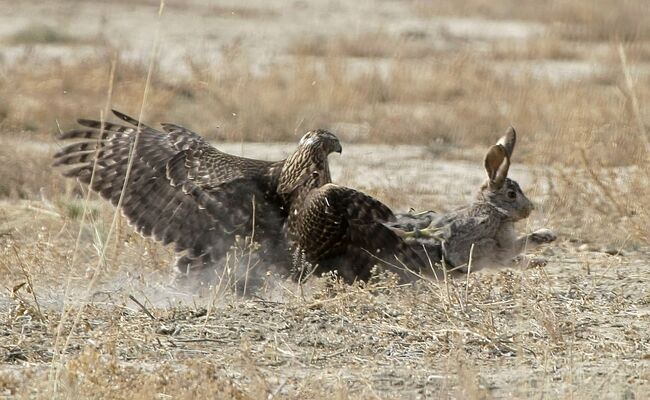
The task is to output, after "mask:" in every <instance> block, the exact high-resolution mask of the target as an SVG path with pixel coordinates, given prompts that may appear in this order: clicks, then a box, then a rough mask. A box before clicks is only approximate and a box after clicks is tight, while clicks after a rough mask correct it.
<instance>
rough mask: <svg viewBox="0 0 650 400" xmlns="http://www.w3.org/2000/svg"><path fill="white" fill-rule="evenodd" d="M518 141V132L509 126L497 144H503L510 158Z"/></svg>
mask: <svg viewBox="0 0 650 400" xmlns="http://www.w3.org/2000/svg"><path fill="white" fill-rule="evenodd" d="M516 142H517V132H515V128H513V127H512V126H511V127H509V128H508V130H507V131H506V134H505V135H503V136H502V137H501V139H499V141H498V142H497V144H499V145H501V146H503V148H504V149H505V151H506V155H507V157H508V158H512V152H513V151H514V150H515V143H516Z"/></svg>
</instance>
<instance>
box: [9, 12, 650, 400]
mask: <svg viewBox="0 0 650 400" xmlns="http://www.w3.org/2000/svg"><path fill="white" fill-rule="evenodd" d="M139 4H142V5H151V6H155V5H157V4H158V1H151V0H141V1H139ZM169 6H170V7H172V8H174V7H176V8H177V9H179V10H184V9H185V8H186V7H187V4H186V3H184V2H175V1H174V2H170V3H169ZM408 6H409V7H411V8H412V10H414V11H415V13H416V15H417V16H418V17H426V18H428V17H441V16H463V17H467V16H470V17H481V18H487V19H517V20H524V21H533V22H539V23H541V24H542V25H543V26H544V31H545V33H543V34H540V35H536V36H534V37H531V38H528V39H527V40H509V39H504V40H494V41H484V42H481V43H479V44H476V43H473V42H472V41H471V40H469V41H464V39H459V38H457V37H447V36H446V34H445V32H444V31H440V32H424V31H418V30H406V31H404V32H401V33H395V32H393V31H389V30H375V31H371V32H365V33H358V34H342V33H341V32H335V33H333V34H331V35H327V36H320V37H308V36H306V37H301V38H299V39H296V40H295V41H294V42H293V43H291V44H290V45H289V46H288V49H287V53H289V54H290V57H287V58H285V59H282V61H279V62H277V63H272V64H270V65H268V66H267V65H265V66H264V67H263V68H260V66H259V64H257V63H256V60H254V59H252V58H250V56H249V55H247V53H246V49H245V45H242V43H241V42H240V41H235V42H234V43H233V44H232V45H230V46H226V47H224V48H223V56H224V58H223V62H221V63H220V64H219V65H217V66H214V65H211V64H209V63H207V62H202V61H201V60H200V59H199V58H196V57H194V58H193V61H192V63H191V65H190V67H191V68H190V69H191V74H190V75H189V76H183V77H169V76H166V75H165V74H163V73H161V72H160V71H156V70H154V71H153V72H154V73H153V79H152V81H151V82H150V85H149V95H148V99H147V101H146V104H145V109H144V115H145V116H146V122H148V123H152V124H155V123H157V122H166V121H170V122H176V123H180V124H183V125H186V126H188V127H190V128H191V129H193V130H196V131H198V132H201V133H202V134H203V135H204V136H206V137H207V138H209V139H211V140H215V139H218V140H229V141H290V142H294V141H295V140H296V139H297V138H298V137H299V136H300V135H301V134H302V133H303V132H304V131H306V130H308V129H310V128H314V127H329V128H332V129H334V130H335V131H337V133H338V134H339V135H340V136H341V137H342V139H343V141H344V142H366V143H389V144H405V143H411V144H418V145H423V146H427V147H428V148H429V149H430V150H431V152H432V154H435V157H436V158H457V157H463V158H466V159H469V160H472V162H476V164H477V168H480V154H481V152H482V151H483V149H484V148H485V147H486V146H487V145H488V144H491V143H492V142H493V141H494V139H495V137H496V136H497V135H498V134H499V133H501V132H502V131H503V130H504V129H505V127H507V126H508V125H510V124H513V125H514V126H515V127H516V128H517V130H518V132H519V134H520V139H519V143H518V145H517V154H516V160H515V162H516V163H518V164H519V163H527V164H531V165H535V166H537V167H538V168H537V169H536V170H537V171H542V172H540V173H539V176H538V179H539V180H540V182H543V183H544V184H542V185H539V186H536V189H539V190H541V189H540V188H541V187H542V186H546V189H543V190H541V192H543V193H536V196H538V197H539V198H540V199H541V201H540V203H539V205H540V209H538V210H537V211H536V213H537V215H538V217H539V218H542V219H546V221H544V222H545V225H549V226H551V227H553V228H554V229H556V230H557V231H558V232H559V234H560V240H559V242H558V243H557V245H556V246H554V247H553V248H551V249H547V250H545V251H544V253H543V255H544V256H546V257H547V258H549V259H550V263H549V265H548V266H547V267H545V268H540V269H531V270H525V271H513V270H509V271H497V272H495V271H486V272H484V273H479V274H475V275H472V276H470V277H469V279H468V280H467V281H464V280H458V281H450V282H442V283H436V282H418V283H417V284H415V285H413V286H404V287H402V286H399V285H397V284H396V283H395V282H394V280H393V279H392V278H391V277H386V276H382V277H379V278H378V279H376V280H375V281H373V282H371V283H369V284H367V285H361V286H345V285H341V284H339V283H338V282H334V281H331V280H328V279H327V278H322V279H313V280H312V281H310V282H308V284H307V285H305V286H304V287H299V286H297V285H296V284H295V283H292V282H288V281H284V280H282V279H278V278H275V277H270V278H269V279H268V281H267V282H265V283H264V284H263V285H262V286H261V287H259V288H258V289H257V291H256V292H255V294H254V295H253V296H249V297H247V298H241V297H240V295H239V294H238V292H237V290H235V289H234V288H233V286H235V285H234V283H233V282H232V277H231V276H228V277H227V282H226V283H225V284H223V285H221V286H220V287H218V288H206V287H201V288H194V287H191V286H190V287H182V285H178V284H176V285H170V284H169V264H170V263H171V260H172V258H173V254H172V252H171V250H170V249H169V248H163V247H162V246H160V245H158V244H156V243H153V242H152V241H149V240H145V239H142V238H141V237H139V236H137V235H135V234H134V233H133V232H132V230H131V229H130V228H128V227H127V226H126V223H125V221H124V220H122V219H119V218H118V224H117V226H116V227H114V228H111V222H112V219H113V215H114V214H113V210H112V208H111V207H110V206H108V205H107V204H105V202H102V201H99V200H97V199H95V198H94V197H91V200H90V202H88V203H85V202H84V201H83V198H84V197H85V196H84V193H83V192H82V191H81V190H80V189H79V187H77V185H76V184H74V183H72V182H66V181H64V180H63V179H62V178H61V177H59V175H58V172H57V171H53V170H52V169H51V168H49V163H50V153H51V149H52V147H51V146H52V145H53V143H54V140H53V134H54V133H56V131H58V129H59V128H60V129H68V128H71V127H73V126H74V120H75V119H76V118H78V117H90V118H99V110H100V109H103V107H104V104H105V101H106V94H107V90H108V86H109V83H108V82H109V70H110V65H111V63H112V62H113V60H115V59H118V63H117V69H116V74H115V80H114V88H113V99H112V106H113V107H115V108H117V109H120V110H123V111H125V112H127V113H130V114H133V115H137V113H138V111H139V109H140V105H141V104H140V103H141V101H142V96H143V91H144V86H145V78H146V76H147V73H148V71H147V68H146V66H145V65H143V64H142V63H139V62H132V61H128V62H127V61H124V60H123V59H120V57H119V55H117V54H116V52H115V49H113V48H110V47H106V48H102V49H101V50H99V51H98V52H97V54H96V55H94V56H92V57H89V58H87V59H84V60H67V61H66V62H59V61H53V62H46V63H45V62H41V60H40V59H39V58H38V55H37V54H33V53H30V52H26V53H25V55H24V56H23V58H22V59H19V60H13V61H16V62H12V63H9V64H3V65H2V71H1V73H0V141H1V144H2V145H1V146H0V165H2V166H3V167H2V168H1V169H0V276H2V278H3V279H2V285H0V310H2V311H1V312H0V337H2V338H3V339H2V340H1V341H0V363H1V367H2V368H0V397H3V396H4V397H9V398H52V397H54V398H97V397H98V396H100V395H101V394H104V395H106V394H107V393H109V392H110V396H111V397H113V398H125V399H126V398H129V399H131V398H134V399H152V398H157V399H160V398H168V397H173V398H197V397H220V398H238V399H249V398H250V399H257V398H325V397H328V398H330V397H332V395H334V397H335V398H337V399H347V398H404V397H407V398H417V397H423V398H473V399H486V398H493V397H496V398H498V397H507V398H531V397H533V398H571V399H587V398H603V397H605V398H626V399H631V398H643V397H644V396H646V395H644V393H647V392H648V385H649V384H650V383H649V382H650V368H649V367H648V359H649V357H650V336H649V332H650V326H649V325H648V315H649V314H648V312H649V311H648V310H649V307H650V297H649V295H648V290H647V288H648V285H649V283H650V282H649V280H648V276H647V273H646V271H647V267H648V253H647V252H648V247H647V246H648V243H649V242H650V237H648V229H647V227H648V226H650V212H649V211H648V207H647V199H648V198H650V189H649V185H648V182H649V178H650V177H649V176H648V171H649V170H650V165H649V163H650V157H649V156H648V155H649V154H650V147H649V146H648V145H647V143H648V136H647V135H648V129H647V127H648V126H649V125H650V114H648V113H647V105H648V104H650V89H649V88H650V74H649V73H648V69H647V68H648V67H647V64H646V63H647V61H648V60H650V30H648V29H649V28H648V27H650V21H649V20H648V18H649V15H650V14H648V13H647V12H645V4H644V2H643V0H626V1H623V2H615V1H614V0H607V1H605V2H595V1H586V2H580V1H565V0H553V1H548V2H538V1H532V0H531V1H518V2H513V1H512V0H499V1H482V0H466V1H463V2H455V1H454V2H452V1H436V2H421V1H414V2H412V3H411V4H409V5H408ZM197 7H198V6H197ZM199 9H200V10H201V13H205V14H206V15H208V14H210V13H212V14H213V15H217V16H219V17H235V18H242V19H256V20H261V19H263V18H280V17H281V16H282V13H278V12H276V11H273V10H271V9H268V10H266V9H259V10H258V9H255V8H252V7H251V8H242V7H229V6H227V5H223V6H205V7H203V6H201V7H200V8H199ZM438 36H440V37H438ZM440 40H442V42H441V41H440ZM11 41H12V43H14V44H16V45H17V44H24V45H26V46H27V47H30V46H31V45H33V44H39V45H47V44H56V45H76V44H78V42H77V41H76V39H74V37H71V36H68V35H65V34H60V33H59V32H58V31H57V32H52V30H51V29H49V28H47V27H40V26H36V25H34V26H28V28H26V29H25V30H24V32H19V33H17V34H16V35H14V37H13V38H12V39H11ZM619 42H621V43H623V47H622V49H623V50H624V52H623V54H624V56H625V61H622V60H621V54H620V52H619V46H618V43H619ZM441 43H442V44H441ZM575 65H578V67H580V68H582V67H585V66H586V69H587V73H580V72H579V71H578V73H576V72H575V70H576V69H578V70H580V68H573V67H574V66H575ZM557 66H560V67H565V66H569V68H568V69H553V68H555V67H557ZM548 68H550V69H548ZM54 146H56V144H54ZM344 146H345V145H344ZM344 154H345V153H344ZM344 157H345V156H344ZM425 161H426V160H423V168H426V166H425V165H424V162H425ZM376 167H377V168H378V169H379V168H381V167H382V165H379V164H378V165H377V166H376ZM540 167H541V168H540ZM443 172H444V171H443ZM352 173H358V171H356V170H355V171H352ZM388 175H390V174H389V173H388V172H387V176H388ZM387 179H388V178H387ZM395 179H398V178H395ZM431 185H432V186H435V185H437V182H431ZM380 186H381V184H380V183H377V187H374V188H373V189H372V190H373V194H377V195H379V196H380V198H381V199H382V200H385V201H387V202H389V203H390V204H398V205H400V207H401V208H406V207H407V206H408V205H411V204H418V205H420V204H421V202H422V196H420V197H418V196H419V194H418V193H416V192H415V191H414V190H412V188H403V190H401V189H400V190H390V191H389V190H387V189H382V188H381V187H380ZM457 186H458V190H461V188H460V185H457ZM440 190H441V191H444V190H446V189H444V188H442V189H440ZM425 194H430V193H429V192H427V193H425ZM420 195H422V194H420ZM427 206H430V207H432V208H438V206H442V207H443V208H445V209H448V208H451V207H452V206H453V205H452V204H441V205H439V204H434V205H429V204H427ZM84 210H86V213H85V214H84ZM109 232H113V233H112V236H111V237H110V238H109V237H108V236H109ZM77 243H79V247H77ZM603 247H604V248H605V250H607V252H608V253H612V254H615V255H613V256H611V255H607V254H605V253H604V252H602V251H600V250H601V248H603ZM619 250H621V252H620V253H619V254H616V253H617V252H618V251H619ZM102 254H103V255H104V258H103V259H102ZM234 257H235V258H236V257H237V253H234ZM95 270H97V275H96V279H91V278H92V277H93V275H94V272H95ZM233 271H234V272H231V273H232V274H235V275H236V274H237V272H236V271H235V270H233ZM235 278H241V277H238V276H236V277H235ZM91 281H92V282H93V283H92V284H91V283H89V282H91ZM86 291H89V293H88V296H85V294H84V293H85V292H86ZM188 291H189V293H188ZM133 299H135V300H136V301H137V303H136V301H134V300H133ZM138 303H139V304H138ZM145 310H146V311H145ZM77 313H78V315H79V321H78V323H75V322H74V320H75V315H77ZM149 314H150V315H149ZM66 341H67V345H64V343H65V342H66ZM98 394H100V395H98ZM215 395H216V396H215Z"/></svg>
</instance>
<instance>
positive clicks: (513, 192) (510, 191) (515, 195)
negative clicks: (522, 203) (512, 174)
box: [508, 190, 517, 199]
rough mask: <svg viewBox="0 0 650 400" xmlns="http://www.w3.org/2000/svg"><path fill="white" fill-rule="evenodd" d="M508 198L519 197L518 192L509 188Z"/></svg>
mask: <svg viewBox="0 0 650 400" xmlns="http://www.w3.org/2000/svg"><path fill="white" fill-rule="evenodd" d="M508 198H510V199H515V198H517V193H516V192H515V191H514V190H508Z"/></svg>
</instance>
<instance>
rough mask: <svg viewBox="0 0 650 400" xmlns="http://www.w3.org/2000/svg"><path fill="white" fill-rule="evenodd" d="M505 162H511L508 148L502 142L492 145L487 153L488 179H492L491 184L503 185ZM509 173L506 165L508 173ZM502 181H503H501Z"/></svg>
mask: <svg viewBox="0 0 650 400" xmlns="http://www.w3.org/2000/svg"><path fill="white" fill-rule="evenodd" d="M504 163H505V164H510V163H509V161H508V155H507V154H506V149H505V147H504V146H502V145H500V144H496V145H494V146H492V147H490V150H488V152H487V153H486V154H485V161H484V164H485V172H487V176H488V179H489V180H490V186H492V185H497V187H498V186H501V184H503V180H505V176H504V178H503V179H500V178H499V176H500V175H501V171H502V166H503V165H504ZM507 173H508V171H507V167H506V174H507ZM499 181H501V183H499Z"/></svg>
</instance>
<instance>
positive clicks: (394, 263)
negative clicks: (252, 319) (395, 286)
mask: <svg viewBox="0 0 650 400" xmlns="http://www.w3.org/2000/svg"><path fill="white" fill-rule="evenodd" d="M294 179H295V180H294V181H293V182H292V185H293V187H292V188H291V191H290V193H291V201H290V204H291V208H290V210H289V217H288V220H287V235H288V238H289V244H290V247H291V249H292V251H293V252H294V260H293V261H294V268H295V272H294V273H295V274H297V275H298V276H297V278H299V279H301V278H302V277H304V276H306V275H309V274H310V273H316V274H321V273H323V272H328V271H337V273H338V275H339V276H341V277H342V278H343V280H344V281H346V282H348V283H350V282H354V281H355V280H363V281H366V280H368V279H369V278H370V277H371V273H372V269H373V267H374V266H375V265H379V266H381V267H383V268H387V269H389V270H391V271H392V272H395V273H397V274H398V275H399V276H400V278H401V279H402V280H404V281H409V280H412V279H413V278H414V277H416V276H417V274H418V272H419V271H421V270H423V269H424V268H425V266H426V264H425V263H424V262H423V260H422V258H420V256H419V255H418V253H417V252H415V251H414V250H413V249H412V248H411V247H410V246H409V245H407V244H406V242H405V241H404V240H403V239H402V238H401V237H400V236H399V235H398V234H397V233H396V232H395V231H394V230H392V229H391V228H389V227H387V226H385V225H384V223H386V222H389V221H393V220H394V219H395V216H394V215H393V212H392V211H391V210H390V208H388V207H387V206H386V205H384V204H382V203H381V202H380V201H378V200H376V199H374V198H372V197H370V196H368V195H366V194H364V193H361V192H359V191H356V190H354V189H350V188H347V187H343V186H338V185H336V184H333V183H328V184H325V185H321V184H320V183H321V176H320V172H319V171H316V170H312V171H309V172H308V173H307V174H304V175H302V176H297V175H296V176H294ZM309 269H311V271H308V270H309Z"/></svg>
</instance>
